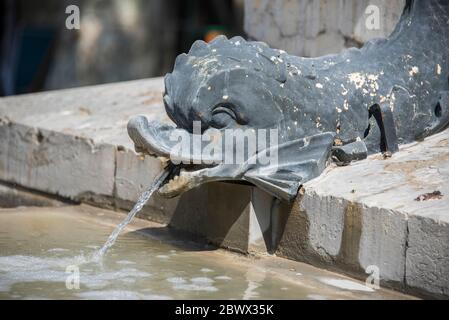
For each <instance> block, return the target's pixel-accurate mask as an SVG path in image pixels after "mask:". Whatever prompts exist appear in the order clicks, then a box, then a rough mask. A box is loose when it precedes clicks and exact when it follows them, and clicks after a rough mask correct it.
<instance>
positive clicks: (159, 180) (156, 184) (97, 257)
mask: <svg viewBox="0 0 449 320" xmlns="http://www.w3.org/2000/svg"><path fill="white" fill-rule="evenodd" d="M173 169H174V167H173V166H168V167H167V168H165V169H164V170H163V171H162V172H161V173H160V174H159V175H158V176H157V177H156V178H155V179H154V181H153V183H152V184H151V185H150V186H149V187H148V189H147V190H146V191H145V192H144V193H142V194H141V195H140V197H139V199H138V200H137V202H136V204H135V205H134V207H133V208H132V209H131V211H130V212H129V213H128V216H127V217H126V218H125V219H124V220H123V221H122V222H121V223H120V224H119V225H118V226H117V227H116V228H115V230H114V231H113V232H112V234H111V235H110V236H109V238H108V240H107V241H106V243H105V244H104V245H103V247H101V248H100V249H99V250H98V251H97V252H95V253H94V255H93V260H94V261H101V259H102V258H103V257H104V255H105V254H106V252H107V251H108V249H109V248H111V247H112V246H113V245H114V243H115V241H116V240H117V238H118V236H119V235H120V233H121V232H122V231H123V229H125V228H126V226H127V225H128V224H129V223H130V222H131V221H132V220H133V218H134V217H135V216H136V214H137V213H138V212H139V211H140V210H142V208H143V207H144V205H145V204H146V203H147V202H148V200H150V198H151V196H152V195H153V193H154V192H155V191H156V190H158V189H159V188H160V187H161V185H162V184H163V183H164V182H165V181H166V180H167V178H168V177H169V176H170V175H171V173H172V171H173Z"/></svg>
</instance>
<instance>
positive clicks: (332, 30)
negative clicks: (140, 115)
mask: <svg viewBox="0 0 449 320" xmlns="http://www.w3.org/2000/svg"><path fill="white" fill-rule="evenodd" d="M404 2H405V0H179V1H178V0H42V1H33V0H0V25H1V31H0V36H1V51H0V59H1V65H0V76H1V78H0V96H6V95H15V94H22V93H29V92H36V91H43V90H55V89H63V88H71V87H78V86H86V85H94V84H102V83H109V82H116V81H126V80H133V79H141V78H148V77H156V76H163V75H165V73H167V72H170V71H171V70H172V67H173V63H174V60H175V58H176V56H177V55H178V54H180V53H182V52H187V51H188V50H189V47H190V46H191V44H192V43H193V42H194V41H195V40H197V39H202V40H205V41H210V40H212V39H213V38H214V37H215V36H217V35H218V34H224V35H226V36H228V37H231V36H234V35H242V36H244V37H246V38H247V39H250V40H261V41H265V42H267V43H268V44H269V45H270V46H272V47H275V48H281V49H284V50H286V51H287V52H289V53H291V54H296V55H301V56H318V55H322V54H328V53H335V52H339V51H341V50H342V49H344V48H347V47H351V46H356V47H360V46H362V45H363V43H364V42H365V41H367V40H368V39H371V38H375V37H383V36H386V35H388V34H389V33H390V32H391V30H393V28H394V25H395V24H396V22H397V20H398V18H399V16H400V14H401V11H402V8H403V4H404ZM70 5H76V6H78V8H79V10H80V28H79V29H73V30H70V29H67V28H66V19H67V18H68V17H69V14H67V13H66V8H67V7H68V6H70ZM369 5H375V6H376V7H377V8H378V11H379V12H378V13H379V14H380V20H379V21H380V25H379V28H376V29H374V30H368V29H366V28H365V25H366V24H365V21H366V19H368V18H370V17H372V14H373V12H371V11H366V9H367V8H368V6H369Z"/></svg>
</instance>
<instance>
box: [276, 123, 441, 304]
mask: <svg viewBox="0 0 449 320" xmlns="http://www.w3.org/2000/svg"><path fill="white" fill-rule="evenodd" d="M281 215H282V214H281ZM284 216H287V218H285V219H286V221H287V222H286V224H285V229H284V230H283V234H282V239H281V240H280V243H279V245H278V249H277V250H278V251H277V253H278V254H279V255H281V256H286V257H290V258H294V259H296V260H301V261H307V262H309V263H313V264H320V265H325V266H328V267H332V268H337V269H339V270H343V271H345V272H347V273H349V274H352V275H355V276H357V275H359V277H366V276H367V275H366V274H365V271H366V270H367V268H368V271H369V270H373V268H375V269H376V270H377V271H378V272H379V275H380V280H381V282H384V283H388V284H389V285H393V286H395V287H397V288H401V289H403V290H406V291H409V292H416V293H424V294H429V293H430V294H431V295H433V296H446V297H447V296H448V295H449V130H446V131H443V132H441V133H439V134H437V135H434V136H431V137H429V138H427V139H426V140H425V141H422V142H416V143H413V144H409V145H406V146H403V147H402V148H401V150H400V151H399V152H398V153H396V154H394V155H393V156H392V157H391V158H388V159H383V158H382V156H381V155H373V156H371V157H369V158H368V159H366V160H364V161H360V162H355V163H352V164H351V165H349V166H347V167H330V168H328V169H327V170H326V171H325V173H324V174H322V175H321V176H320V177H318V178H316V179H314V180H312V181H310V182H308V183H306V184H305V185H304V186H303V189H302V190H301V195H300V196H298V198H297V199H296V201H295V203H294V204H293V205H292V206H290V207H288V208H287V209H286V210H285V212H284ZM371 272H372V271H371Z"/></svg>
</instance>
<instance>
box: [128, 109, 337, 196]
mask: <svg viewBox="0 0 449 320" xmlns="http://www.w3.org/2000/svg"><path fill="white" fill-rule="evenodd" d="M214 130H215V131H214V132H210V131H208V130H206V131H205V132H203V134H193V133H190V132H188V131H187V130H184V129H182V128H175V127H173V126H170V125H167V124H161V123H159V122H157V121H148V119H147V118H146V117H145V116H141V115H140V116H136V117H134V118H132V119H131V120H130V121H129V123H128V134H129V136H130V138H131V139H132V141H133V142H134V147H135V151H136V152H139V153H143V154H147V155H150V156H153V157H159V158H161V159H162V160H163V163H164V164H165V165H170V167H172V168H174V169H173V170H172V174H171V175H170V177H169V178H168V179H167V182H166V183H165V184H164V185H162V186H161V187H160V188H159V190H158V193H159V194H160V195H161V196H163V197H166V198H172V197H176V196H178V195H180V194H182V193H184V192H186V191H188V190H191V189H193V188H195V187H198V186H200V185H202V184H204V183H208V182H213V181H231V182H232V181H234V182H237V181H238V182H242V181H243V182H246V183H250V184H252V185H255V186H257V187H259V188H261V189H262V190H265V191H266V192H268V193H270V194H272V195H273V196H275V197H277V198H279V199H283V200H288V201H290V200H292V199H293V198H294V197H295V196H296V194H297V192H298V189H299V187H300V186H301V184H303V183H304V182H306V181H308V180H310V179H312V178H314V177H316V176H318V175H319V174H320V173H321V172H322V171H323V170H324V168H325V167H326V164H327V161H328V159H329V158H330V152H331V149H332V144H333V141H334V135H335V134H334V133H331V132H326V133H321V134H317V135H314V136H309V137H305V138H300V139H295V140H292V141H286V142H281V143H279V144H276V145H273V146H268V147H267V148H265V149H264V150H258V151H257V152H256V153H254V154H248V157H246V158H245V159H244V160H243V161H241V162H239V163H235V164H234V163H226V161H223V159H224V158H225V157H224V156H223V153H214V154H204V153H203V152H201V150H204V149H203V148H204V147H205V146H207V145H208V146H209V148H210V147H211V146H212V147H218V146H219V144H220V147H221V146H222V141H221V140H219V139H215V140H214V138H213V137H214V135H216V134H219V133H220V130H218V129H214ZM204 135H207V138H206V139H204ZM179 137H184V138H187V139H188V140H189V141H195V139H197V140H196V141H201V147H200V148H196V149H195V147H193V148H181V149H180V148H179V145H180V142H179V140H178V139H176V138H179ZM211 137H212V139H211ZM189 146H190V143H189ZM217 150H221V149H217ZM233 150H234V149H233ZM267 154H269V155H270V156H273V155H275V156H276V161H267ZM273 159H274V157H273ZM262 160H263V161H262Z"/></svg>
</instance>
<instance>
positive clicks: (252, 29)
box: [244, 0, 405, 57]
mask: <svg viewBox="0 0 449 320" xmlns="http://www.w3.org/2000/svg"><path fill="white" fill-rule="evenodd" d="M404 3H405V0H393V1H387V0H275V1H268V0H261V1H252V0H245V2H244V4H245V26H244V27H245V31H246V33H247V34H248V36H249V37H251V38H253V39H255V40H259V41H264V42H266V43H268V44H269V45H270V46H272V47H275V48H280V49H283V50H285V51H287V52H288V53H290V54H294V55H299V56H306V57H315V56H320V55H325V54H329V53H338V52H340V51H341V50H342V49H344V48H348V47H352V46H360V45H362V44H363V43H365V42H366V41H368V40H370V39H373V38H382V37H387V36H388V35H389V34H390V33H391V31H393V29H394V26H395V25H396V23H397V21H398V20H399V17H400V16H401V13H402V9H403V7H404ZM369 5H375V6H377V7H378V8H379V9H380V10H379V13H380V20H379V21H380V24H379V29H373V30H368V29H367V28H366V23H365V22H366V19H367V18H369V17H370V14H366V13H365V10H366V9H367V7H368V6H369ZM369 12H371V11H369Z"/></svg>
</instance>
